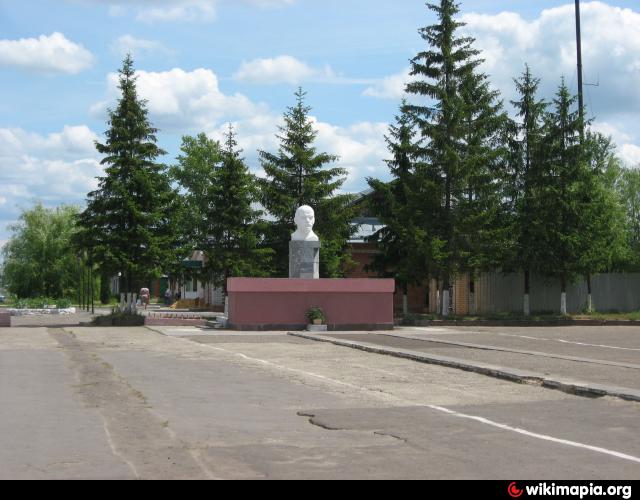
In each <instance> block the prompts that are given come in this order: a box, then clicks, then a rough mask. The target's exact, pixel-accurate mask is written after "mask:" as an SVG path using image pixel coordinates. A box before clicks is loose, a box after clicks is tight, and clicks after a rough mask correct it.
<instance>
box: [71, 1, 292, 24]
mask: <svg viewBox="0 0 640 500" xmlns="http://www.w3.org/2000/svg"><path fill="white" fill-rule="evenodd" d="M232 1H233V2H235V3H238V0H128V1H125V0H83V2H84V3H89V4H91V3H94V4H96V3H97V4H103V5H108V6H109V13H110V14H111V15H113V16H123V15H125V14H127V13H128V12H129V9H133V10H134V11H135V12H136V19H137V20H138V21H142V22H147V23H154V22H176V21H183V22H211V21H214V20H215V19H216V16H217V12H218V6H219V4H220V3H223V2H227V3H231V2H232ZM239 1H240V3H243V4H246V5H249V6H255V7H258V8H262V9H270V8H278V7H285V6H288V5H293V4H294V3H295V2H296V0H239Z"/></svg>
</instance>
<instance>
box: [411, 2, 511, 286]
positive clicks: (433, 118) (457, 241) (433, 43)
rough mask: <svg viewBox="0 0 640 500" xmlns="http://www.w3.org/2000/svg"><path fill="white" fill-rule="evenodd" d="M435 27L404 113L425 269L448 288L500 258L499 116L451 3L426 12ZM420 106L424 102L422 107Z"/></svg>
mask: <svg viewBox="0 0 640 500" xmlns="http://www.w3.org/2000/svg"><path fill="white" fill-rule="evenodd" d="M427 7H428V8H429V9H430V10H432V11H434V12H435V13H436V16H437V23H436V24H434V25H432V26H428V27H426V28H423V29H422V30H420V33H421V35H422V38H423V39H424V40H425V41H426V42H427V44H428V48H427V50H425V51H422V52H420V53H418V55H417V56H416V57H415V58H414V59H413V60H412V63H411V64H412V70H411V75H412V76H413V77H415V78H416V79H415V80H414V81H412V82H411V83H409V84H408V85H407V92H408V93H409V94H413V95H415V96H417V97H419V98H420V99H418V100H417V101H416V102H418V104H416V103H413V104H411V105H408V106H406V110H407V112H409V113H411V114H412V116H413V118H414V119H415V121H416V123H417V125H418V127H419V129H420V132H421V135H422V138H423V139H424V144H425V145H424V147H423V150H422V155H421V156H422V164H421V165H420V166H419V168H418V169H417V172H416V174H417V175H416V186H417V187H416V191H417V192H420V193H421V196H419V197H418V199H421V200H423V202H422V204H420V205H417V206H416V207H415V209H416V212H417V214H418V216H419V217H420V218H421V219H422V220H424V221H426V222H425V224H428V226H427V227H426V228H424V229H423V231H424V234H425V236H426V238H427V240H428V241H430V243H429V244H428V245H427V247H428V248H430V249H437V250H438V251H437V253H435V254H434V255H433V258H434V262H432V263H431V264H430V265H429V267H431V268H432V269H438V275H439V276H441V277H442V278H443V281H444V286H445V288H448V286H449V284H450V283H451V281H452V279H453V277H454V276H456V275H457V274H458V273H461V272H466V271H471V272H474V271H475V270H476V269H482V268H489V267H491V266H492V265H495V263H496V262H498V261H500V260H501V255H502V254H503V253H504V252H505V247H506V243H505V241H504V240H505V238H506V236H507V233H508V231H507V230H506V227H505V226H506V225H505V219H506V209H507V207H506V206H504V205H503V200H504V193H502V192H501V188H502V185H501V183H500V182H496V181H497V180H499V179H500V178H501V177H503V176H504V173H503V170H504V165H503V164H504V161H503V157H504V156H505V155H506V150H505V149H504V148H503V147H502V144H501V138H502V134H503V129H504V127H505V126H506V115H505V114H504V112H503V111H502V105H501V103H500V102H499V100H498V93H497V92H494V91H492V90H491V89H490V88H489V84H488V79H487V77H486V76H485V75H483V74H481V73H479V71H478V66H479V65H480V63H481V62H482V61H481V60H480V59H478V55H479V52H478V51H477V50H475V49H474V48H473V43H474V40H473V39H472V38H468V37H463V36H459V34H458V30H459V29H460V28H461V27H462V26H464V25H463V24H462V23H460V22H457V21H455V19H454V17H455V16H456V15H457V14H458V12H459V9H458V5H457V3H456V2H454V1H452V0H441V1H440V2H439V4H427ZM425 101H426V103H424V104H422V103H423V102H425Z"/></svg>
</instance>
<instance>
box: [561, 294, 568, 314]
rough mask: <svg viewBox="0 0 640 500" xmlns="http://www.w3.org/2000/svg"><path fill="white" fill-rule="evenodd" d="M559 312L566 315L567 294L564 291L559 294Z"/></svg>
mask: <svg viewBox="0 0 640 500" xmlns="http://www.w3.org/2000/svg"><path fill="white" fill-rule="evenodd" d="M560 314H562V315H563V316H566V315H567V294H566V293H564V292H563V293H562V294H561V296H560Z"/></svg>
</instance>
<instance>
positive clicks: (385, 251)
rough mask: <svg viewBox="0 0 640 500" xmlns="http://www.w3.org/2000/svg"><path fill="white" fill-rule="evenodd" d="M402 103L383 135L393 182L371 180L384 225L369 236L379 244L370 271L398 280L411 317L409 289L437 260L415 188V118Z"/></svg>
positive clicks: (375, 209)
mask: <svg viewBox="0 0 640 500" xmlns="http://www.w3.org/2000/svg"><path fill="white" fill-rule="evenodd" d="M406 105H407V103H406V101H403V103H402V107H401V114H400V115H399V116H397V117H396V124H395V125H391V126H390V127H389V135H388V136H385V140H386V142H387V147H388V149H389V152H390V153H391V159H389V160H387V161H386V163H387V166H388V167H389V170H390V173H391V176H392V181H391V182H388V183H386V182H382V181H380V180H378V179H371V178H370V179H368V180H367V182H368V183H369V186H370V187H371V188H372V190H373V192H372V193H371V195H370V209H371V211H372V214H373V215H375V216H376V217H378V218H379V219H380V222H381V223H382V224H383V225H384V227H383V228H382V229H381V230H379V231H378V232H377V233H376V234H374V235H373V236H372V237H371V241H375V242H376V243H377V247H378V250H379V252H378V253H376V254H375V256H374V258H373V260H372V262H371V264H370V265H369V266H368V269H370V270H372V271H375V272H377V273H378V275H381V276H385V277H393V278H395V280H396V282H397V284H398V286H399V288H400V289H401V290H402V291H403V295H404V300H403V312H404V314H405V316H406V315H407V314H408V301H407V294H408V287H409V286H410V285H419V284H421V283H423V282H424V280H425V279H427V277H428V276H429V274H430V271H431V272H432V271H433V269H431V268H430V267H429V266H430V264H432V262H433V261H434V257H433V252H432V248H431V247H430V246H429V242H430V240H429V232H428V227H426V224H425V223H426V222H427V220H426V219H425V218H424V217H422V216H421V215H420V213H421V211H420V205H421V200H420V198H421V196H420V195H421V193H420V192H419V191H418V190H416V187H417V184H416V168H417V165H418V163H419V162H420V155H421V144H420V139H417V138H416V135H417V130H416V129H415V126H414V123H413V119H412V117H411V115H410V114H409V113H408V111H407V108H406Z"/></svg>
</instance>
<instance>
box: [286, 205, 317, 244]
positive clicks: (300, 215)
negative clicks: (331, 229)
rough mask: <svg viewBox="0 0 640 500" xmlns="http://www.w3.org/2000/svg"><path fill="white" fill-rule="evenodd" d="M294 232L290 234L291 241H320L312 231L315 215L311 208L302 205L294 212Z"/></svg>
mask: <svg viewBox="0 0 640 500" xmlns="http://www.w3.org/2000/svg"><path fill="white" fill-rule="evenodd" d="M295 223H296V232H295V233H293V235H292V236H291V240H292V241H320V239H319V238H318V236H317V235H316V234H315V233H314V232H313V225H314V224H315V223H316V215H315V212H314V211H313V208H311V207H309V206H307V205H304V206H302V207H300V208H299V209H298V211H297V212H296V218H295Z"/></svg>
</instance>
